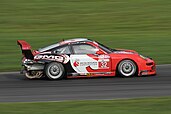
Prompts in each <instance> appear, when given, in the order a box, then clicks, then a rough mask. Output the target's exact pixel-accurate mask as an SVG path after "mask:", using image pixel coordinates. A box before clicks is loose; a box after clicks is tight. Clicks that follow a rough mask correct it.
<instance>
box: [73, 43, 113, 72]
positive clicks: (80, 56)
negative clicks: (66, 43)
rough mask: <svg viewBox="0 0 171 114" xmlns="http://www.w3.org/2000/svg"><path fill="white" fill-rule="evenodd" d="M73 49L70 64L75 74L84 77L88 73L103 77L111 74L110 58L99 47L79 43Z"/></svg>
mask: <svg viewBox="0 0 171 114" xmlns="http://www.w3.org/2000/svg"><path fill="white" fill-rule="evenodd" d="M72 49H73V54H71V56H70V64H71V66H72V68H73V69H74V70H75V72H77V73H80V74H83V75H84V74H87V73H94V74H93V75H98V74H99V75H102V74H106V73H109V72H111V61H110V56H109V55H108V54H105V53H103V51H101V50H100V49H99V48H98V47H95V46H94V45H91V44H87V43H79V44H73V45H72ZM99 52H101V53H99Z"/></svg>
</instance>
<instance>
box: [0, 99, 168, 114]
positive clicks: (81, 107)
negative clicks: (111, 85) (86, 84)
mask: <svg viewBox="0 0 171 114" xmlns="http://www.w3.org/2000/svg"><path fill="white" fill-rule="evenodd" d="M0 113H1V114H170V113H171V97H163V98H143V99H126V100H98V101H67V102H41V103H0Z"/></svg>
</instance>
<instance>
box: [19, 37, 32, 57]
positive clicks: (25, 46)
mask: <svg viewBox="0 0 171 114" xmlns="http://www.w3.org/2000/svg"><path fill="white" fill-rule="evenodd" d="M17 44H18V45H19V46H20V48H21V51H22V54H23V56H24V57H25V58H26V59H31V60H33V59H34V56H33V53H32V51H31V46H30V44H29V43H27V42H26V41H24V40H17Z"/></svg>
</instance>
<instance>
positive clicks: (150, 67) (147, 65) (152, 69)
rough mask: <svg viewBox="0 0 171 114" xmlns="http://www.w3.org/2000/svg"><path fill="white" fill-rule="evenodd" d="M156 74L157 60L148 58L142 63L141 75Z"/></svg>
mask: <svg viewBox="0 0 171 114" xmlns="http://www.w3.org/2000/svg"><path fill="white" fill-rule="evenodd" d="M147 75H156V64H155V62H154V61H153V60H152V59H150V58H148V59H147V60H146V61H145V62H144V63H142V64H141V68H140V70H139V76H147Z"/></svg>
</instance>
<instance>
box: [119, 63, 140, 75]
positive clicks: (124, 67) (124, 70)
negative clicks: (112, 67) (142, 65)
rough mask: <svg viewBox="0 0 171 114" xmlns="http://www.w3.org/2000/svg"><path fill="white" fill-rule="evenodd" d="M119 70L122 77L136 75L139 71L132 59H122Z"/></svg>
mask: <svg viewBox="0 0 171 114" xmlns="http://www.w3.org/2000/svg"><path fill="white" fill-rule="evenodd" d="M117 70H118V73H119V75H120V76H122V77H132V76H135V74H136V72H137V66H136V64H135V63H134V62H133V61H131V60H122V61H121V62H120V63H119V65H118V68H117Z"/></svg>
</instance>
